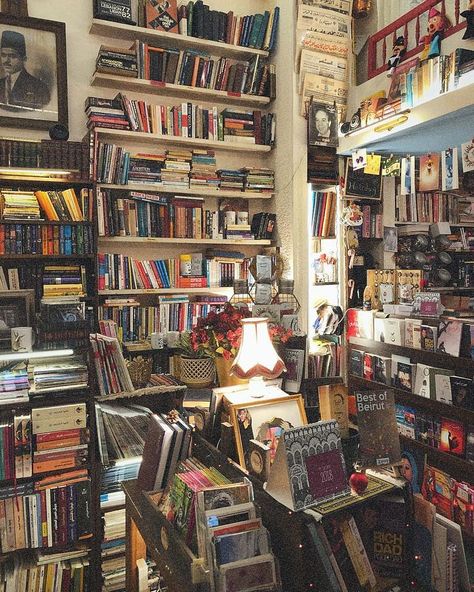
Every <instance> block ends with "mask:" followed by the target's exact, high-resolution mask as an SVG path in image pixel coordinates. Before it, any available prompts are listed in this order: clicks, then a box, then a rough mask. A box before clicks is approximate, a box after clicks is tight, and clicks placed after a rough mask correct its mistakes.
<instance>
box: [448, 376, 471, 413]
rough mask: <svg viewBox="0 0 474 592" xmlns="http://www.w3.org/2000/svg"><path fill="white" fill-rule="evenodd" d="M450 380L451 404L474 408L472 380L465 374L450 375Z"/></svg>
mask: <svg viewBox="0 0 474 592" xmlns="http://www.w3.org/2000/svg"><path fill="white" fill-rule="evenodd" d="M450 382H451V398H452V401H453V405H456V407H463V408H464V409H470V410H471V411H472V410H474V382H473V381H472V380H471V379H470V378H466V377H465V376H451V377H450Z"/></svg>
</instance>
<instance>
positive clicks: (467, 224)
mask: <svg viewBox="0 0 474 592" xmlns="http://www.w3.org/2000/svg"><path fill="white" fill-rule="evenodd" d="M394 224H395V226H425V227H426V229H428V228H429V227H430V226H431V225H432V224H438V222H399V221H395V223H394ZM446 224H449V225H450V226H452V227H453V228H474V222H465V223H464V224H462V223H459V222H456V224H454V223H453V222H446ZM451 252H452V251H450V253H451Z"/></svg>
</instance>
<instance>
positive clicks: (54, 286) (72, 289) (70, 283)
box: [41, 265, 87, 299]
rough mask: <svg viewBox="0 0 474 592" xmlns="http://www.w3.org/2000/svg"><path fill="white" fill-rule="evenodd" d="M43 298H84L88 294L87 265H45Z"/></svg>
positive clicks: (42, 280)
mask: <svg viewBox="0 0 474 592" xmlns="http://www.w3.org/2000/svg"><path fill="white" fill-rule="evenodd" d="M41 282H42V286H43V298H44V299H47V298H59V297H63V296H75V297H80V296H84V295H85V294H86V293H87V276H86V267H85V265H45V266H44V267H43V273H42V279H41Z"/></svg>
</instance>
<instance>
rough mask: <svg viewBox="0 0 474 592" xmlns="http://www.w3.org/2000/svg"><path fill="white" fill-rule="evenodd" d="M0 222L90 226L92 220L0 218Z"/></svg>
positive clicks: (23, 224) (18, 224)
mask: <svg viewBox="0 0 474 592" xmlns="http://www.w3.org/2000/svg"><path fill="white" fill-rule="evenodd" d="M0 224H12V225H13V226H91V224H93V222H90V221H89V220H81V221H80V222H76V221H75V222H72V221H71V222H65V221H63V220H59V221H58V220H56V221H54V220H0Z"/></svg>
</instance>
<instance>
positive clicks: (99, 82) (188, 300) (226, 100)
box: [90, 19, 276, 547]
mask: <svg viewBox="0 0 474 592" xmlns="http://www.w3.org/2000/svg"><path fill="white" fill-rule="evenodd" d="M90 34H91V35H98V36H100V37H108V38H109V44H112V40H126V41H130V45H131V44H132V42H136V41H140V42H144V43H148V44H149V45H150V46H155V47H160V48H170V49H179V50H186V49H189V50H196V51H200V50H202V51H204V52H206V53H207V54H209V55H212V56H217V57H218V56H222V57H225V58H227V57H228V58H231V59H236V60H250V59H251V58H255V57H256V56H258V57H259V59H260V58H267V57H268V56H269V52H267V51H263V50H258V49H253V48H249V47H240V46H236V45H230V44H226V43H221V42H215V41H208V40H205V39H201V38H195V37H190V36H184V35H177V34H170V33H166V32H162V31H157V30H152V29H146V28H143V27H137V26H131V25H124V24H120V23H113V22H107V21H102V20H98V19H94V20H93V21H92V24H91V27H90ZM91 86H92V88H93V90H95V91H96V92H98V91H100V90H101V89H107V90H109V93H110V91H111V90H115V91H117V92H119V91H120V92H124V91H125V92H129V93H130V95H131V96H135V94H136V95H139V96H140V97H143V98H144V100H145V101H147V102H149V103H150V104H151V103H156V102H160V103H167V104H170V103H171V101H173V102H174V103H178V101H175V100H174V99H178V98H180V99H181V100H183V101H190V100H193V99H194V100H196V101H198V102H199V103H203V104H205V105H206V106H207V107H206V109H207V108H212V107H214V106H215V105H217V106H219V105H225V106H227V107H228V108H229V110H230V109H231V108H232V107H235V108H240V109H241V110H247V111H251V110H252V109H255V110H259V111H260V110H261V111H262V115H263V113H264V112H265V110H266V108H267V107H268V106H269V105H270V104H271V100H270V98H268V97H265V96H257V95H249V94H240V93H234V92H228V91H220V90H211V89H207V88H197V87H193V86H184V85H178V84H170V83H161V82H158V83H157V82H153V81H150V80H146V79H141V78H128V77H125V76H120V75H116V74H115V73H108V74H105V73H99V72H96V73H94V74H93V76H92V80H91ZM96 96H101V95H100V94H98V95H96ZM108 96H110V94H109V95H108ZM158 97H163V98H162V99H158ZM180 105H181V103H180ZM193 108H194V107H193ZM220 110H221V109H219V111H220ZM193 119H194V118H193ZM193 125H194V121H193ZM196 127H197V122H196ZM145 129H146V128H145ZM246 129H247V128H246ZM202 135H203V136H204V137H206V135H207V134H206V133H203V134H202ZM209 136H211V132H209ZM214 137H217V134H216V135H215V136H214ZM91 138H92V142H93V143H94V146H97V144H98V143H101V145H103V144H104V143H107V142H108V143H110V144H114V145H115V144H116V145H118V146H120V147H123V149H124V151H126V150H129V151H130V152H132V151H135V152H136V153H149V152H154V153H156V152H160V153H164V152H165V151H170V152H171V151H173V150H174V151H179V150H180V149H181V150H182V149H185V148H186V149H198V150H199V149H200V150H206V151H215V152H216V156H217V159H215V158H214V154H212V152H209V153H208V154H209V156H211V155H212V158H214V164H213V166H214V167H215V168H217V169H232V170H235V169H239V170H241V169H240V167H256V168H259V167H264V166H265V162H266V158H267V157H268V156H270V154H271V151H272V146H269V145H260V144H253V143H251V142H246V141H245V140H248V138H243V140H244V141H235V142H227V141H216V140H214V141H213V140H208V139H201V138H184V137H181V136H167V135H165V136H162V135H158V134H151V133H145V132H135V131H124V130H121V129H108V128H106V127H97V128H95V129H94V131H93V132H92V134H91ZM232 139H236V138H232ZM132 147H133V150H132ZM212 158H211V159H210V160H212ZM216 160H217V163H216ZM192 164H193V165H194V156H193V159H192ZM211 168H212V167H211ZM198 170H199V168H198V166H196V171H198ZM213 170H214V169H213ZM197 174H199V173H197ZM164 177H165V176H164V175H163V179H164ZM98 179H99V178H98ZM98 179H94V188H95V190H96V192H97V194H98V195H99V192H102V194H103V200H104V212H105V211H107V215H108V212H110V211H114V210H113V209H112V208H115V205H111V204H114V200H117V199H121V198H123V202H126V200H127V198H129V195H130V194H131V193H132V192H135V193H136V192H142V193H146V194H147V196H148V199H149V200H150V202H152V201H153V199H156V200H157V202H156V203H158V201H159V200H160V199H161V200H162V202H161V203H163V202H164V201H165V198H168V203H169V204H170V208H171V206H172V205H173V204H174V203H175V196H179V199H180V200H183V199H184V200H185V199H186V198H191V199H192V198H194V199H195V198H203V200H201V204H202V205H201V206H199V204H198V205H197V206H196V207H198V208H199V207H200V208H201V209H202V211H203V216H202V220H203V227H202V233H201V232H195V230H194V226H193V228H192V231H191V229H190V228H189V227H186V230H185V232H182V231H181V232H178V229H177V228H176V227H175V228H174V230H173V229H172V230H171V231H170V232H168V231H166V232H164V230H163V226H161V222H160V225H159V229H158V230H157V225H156V224H155V225H153V224H152V223H149V224H147V225H146V226H147V228H146V231H145V230H143V228H142V229H141V231H137V232H134V231H131V230H130V229H131V228H132V225H133V222H130V223H129V222H126V223H125V224H126V225H127V230H126V232H127V234H128V233H129V232H130V234H132V232H133V233H135V234H141V235H142V236H128V235H127V236H103V235H106V234H108V233H109V232H110V233H112V232H111V230H110V229H111V228H112V227H114V230H113V233H114V234H119V232H117V230H116V228H115V226H114V225H110V224H109V225H107V221H106V218H105V214H104V222H103V223H102V225H101V226H100V231H99V229H97V232H98V234H100V236H98V249H99V252H100V253H101V254H105V256H107V254H109V253H113V254H114V255H118V257H121V256H123V257H129V258H136V259H135V261H136V260H139V261H148V262H150V260H154V261H156V260H158V259H160V260H161V261H162V260H163V259H164V258H165V257H166V258H175V260H176V258H177V257H179V255H180V254H182V253H185V254H188V253H191V254H194V253H196V251H198V252H199V251H205V250H206V248H208V247H212V248H213V251H215V252H218V253H223V252H224V251H226V249H227V251H228V252H229V256H230V253H231V252H233V253H234V256H235V253H239V252H240V253H242V256H243V257H244V258H245V261H246V259H247V258H248V257H249V255H250V254H252V255H253V254H256V253H259V252H260V250H261V249H263V248H265V247H271V246H272V244H273V242H272V241H271V240H267V239H266V238H262V239H258V240H256V239H252V240H251V239H248V238H245V239H235V238H234V237H232V238H228V239H223V238H168V237H166V236H163V235H164V234H174V233H175V232H176V234H178V235H179V236H188V237H191V236H202V237H204V236H208V237H209V236H212V237H215V236H220V237H222V236H223V235H222V233H220V234H219V233H216V232H215V231H216V228H214V226H212V228H211V224H210V222H209V223H207V219H205V216H204V214H205V213H207V214H210V215H211V216H212V214H213V212H217V213H218V214H220V213H221V212H219V210H220V208H219V207H218V204H219V205H220V204H221V201H219V200H221V199H224V200H229V203H231V202H235V204H236V209H235V211H236V212H237V210H238V208H237V204H239V203H243V202H242V201H241V200H245V202H246V204H247V205H246V207H243V208H240V209H245V210H246V211H248V213H249V216H250V220H251V219H252V214H253V213H257V212H259V211H260V210H265V211H267V212H272V211H275V206H274V203H273V201H274V200H273V198H274V197H275V195H276V192H275V190H273V189H272V190H269V188H268V187H266V188H264V189H263V190H262V192H259V191H258V190H256V189H255V190H250V191H245V190H233V189H227V188H224V189H216V188H215V186H213V185H212V181H211V182H210V183H209V182H207V186H206V185H204V186H199V185H198V184H197V183H196V184H194V185H193V176H192V174H189V180H188V182H187V183H186V184H184V185H187V187H186V186H184V185H183V184H181V186H179V185H178V186H175V187H173V186H167V183H166V182H163V183H160V184H159V185H158V186H157V185H154V184H153V182H152V183H147V182H146V181H144V182H138V183H137V182H126V184H124V185H122V184H120V183H121V182H122V179H119V177H117V176H108V177H100V180H101V181H104V180H107V181H109V182H96V181H98ZM136 180H137V179H134V181H136ZM140 180H141V179H139V181H140ZM110 181H112V182H110ZM222 181H223V179H222ZM220 182H221V178H220V179H219V183H220ZM223 186H224V187H225V183H223ZM229 186H230V187H233V186H232V185H231V184H230V183H228V185H227V187H229ZM245 187H247V182H246V183H245ZM243 188H244V184H243V183H242V189H243ZM248 188H249V189H254V188H255V185H254V186H253V187H252V185H251V184H250V183H249V186H248ZM247 200H248V201H247ZM196 201H198V200H196ZM137 203H138V202H137ZM229 207H230V206H229ZM106 208H110V209H107V210H106ZM177 209H178V203H177V200H176V210H177ZM137 211H138V206H137ZM218 214H215V216H216V220H217V215H218ZM114 215H115V214H114ZM186 220H187V218H186ZM204 222H206V228H205V229H204ZM166 223H167V222H166ZM102 226H103V227H102ZM143 226H145V224H143ZM211 230H212V232H211ZM219 230H221V229H220V228H219ZM144 235H150V236H144ZM152 235H157V236H152ZM224 236H225V234H224ZM257 236H258V235H257ZM260 236H262V235H260ZM263 237H265V234H264V235H263ZM111 257H112V256H111ZM104 258H105V257H104ZM106 260H107V262H109V261H110V258H109V257H107V259H106ZM169 261H171V259H170V260H169ZM211 263H212V264H214V262H212V261H211V262H208V264H209V265H208V267H207V269H210V267H211V265H210V264H211ZM216 265H217V266H218V265H219V264H216ZM228 265H232V266H234V265H235V269H234V272H235V273H237V271H236V270H237V267H239V269H240V272H242V273H245V270H244V267H245V265H244V264H243V263H242V265H241V264H240V263H229V264H228ZM170 269H173V267H170ZM96 271H97V278H98V280H101V278H102V276H101V274H102V271H101V264H100V260H99V265H98V267H97V270H96ZM240 272H239V273H240ZM209 277H210V278H213V275H212V274H211V273H210V272H209ZM236 277H238V276H236ZM170 278H171V285H173V283H177V282H175V281H174V279H173V277H172V274H171V273H170ZM221 279H222V278H220V279H219V282H216V281H215V279H213V280H212V282H208V283H224V286H222V287H220V286H217V287H191V288H180V287H179V288H156V287H155V288H150V287H148V286H147V287H145V288H137V287H132V288H130V289H129V288H123V289H102V288H101V289H99V287H98V285H97V289H96V294H97V305H98V308H97V311H98V313H99V315H103V318H112V317H113V315H114V314H115V312H116V310H114V309H116V308H117V307H120V306H122V305H121V304H120V301H122V303H123V302H124V299H129V300H132V301H133V304H132V306H135V309H132V308H130V307H129V309H127V312H126V313H124V314H127V313H128V312H130V314H132V313H133V311H134V310H138V311H141V310H142V309H146V312H150V311H151V309H155V310H160V311H161V312H160V314H161V313H162V314H163V318H164V320H163V326H164V325H166V329H160V331H162V330H164V332H166V330H169V331H171V330H172V329H176V328H177V326H175V324H176V323H177V321H178V320H179V319H182V318H183V317H184V318H187V315H188V314H190V316H193V315H194V314H195V312H194V311H195V310H198V309H199V308H202V306H208V307H209V309H212V308H213V307H214V308H215V307H219V306H222V300H219V298H221V299H222V298H223V297H225V296H227V297H229V296H230V295H231V293H232V287H231V286H230V285H229V283H227V284H226V282H224V281H222V282H221ZM125 285H133V284H127V283H126V284H125ZM145 285H147V284H145ZM159 285H169V284H166V283H164V282H161V283H160V284H159ZM178 285H179V284H178ZM191 285H192V284H191ZM110 287H114V288H118V285H113V286H112V285H110ZM213 296H214V299H215V300H214V301H212V297H213ZM114 300H117V305H114ZM123 306H124V307H127V304H125V303H124V304H123ZM107 307H109V311H107V310H106V309H107ZM111 309H112V310H111ZM121 310H124V309H121ZM144 312H145V311H144ZM107 315H109V316H107ZM168 317H169V318H168ZM113 318H116V317H113ZM152 324H153V323H149V324H148V325H147V328H146V330H148V328H149V327H150V326H151V325H152ZM178 324H179V325H181V321H180V322H179V323H178ZM124 325H125V321H124ZM145 332H146V331H145ZM132 353H133V352H131V351H128V348H127V356H129V355H132ZM155 353H156V352H155ZM174 390H176V389H174ZM177 394H178V395H179V393H177ZM164 395H166V393H165V392H163V389H161V390H160V389H158V390H156V389H151V390H150V389H141V390H139V391H136V392H132V393H120V394H118V395H114V396H112V397H109V396H107V397H96V401H97V402H98V403H99V404H102V403H108V402H109V401H111V405H120V404H127V403H131V402H137V403H138V404H140V405H148V402H149V401H152V400H153V402H154V403H153V404H154V406H155V408H160V405H161V408H162V409H163V408H166V405H167V399H166V397H165V396H164ZM137 397H139V398H137ZM168 398H169V397H168ZM97 469H98V472H97V478H96V488H97V489H96V492H97V496H96V498H95V499H96V500H99V496H100V480H101V476H102V475H105V474H106V473H107V474H110V473H109V469H108V468H105V467H102V466H101V465H100V464H99V465H98V467H97ZM96 506H97V507H96V511H97V513H98V515H100V514H101V513H102V515H105V513H106V512H107V508H106V507H104V508H101V507H99V506H100V505H99V503H98V501H97V503H96ZM113 509H116V506H113ZM101 532H102V530H98V533H101ZM97 538H98V539H100V536H98V537H97ZM98 545H99V547H100V541H99V543H98Z"/></svg>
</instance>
